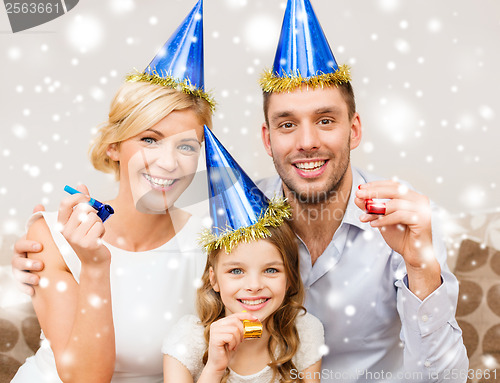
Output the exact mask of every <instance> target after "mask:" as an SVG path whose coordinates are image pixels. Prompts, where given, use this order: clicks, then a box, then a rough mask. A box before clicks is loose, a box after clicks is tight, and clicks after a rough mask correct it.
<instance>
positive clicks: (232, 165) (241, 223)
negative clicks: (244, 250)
mask: <svg viewBox="0 0 500 383" xmlns="http://www.w3.org/2000/svg"><path fill="white" fill-rule="evenodd" d="M205 155H206V161H207V178H208V189H209V197H210V202H209V203H210V215H211V217H212V221H213V227H212V230H208V229H207V230H205V231H204V233H203V234H202V238H201V243H202V245H203V246H204V247H205V249H206V250H207V252H210V251H212V250H215V249H218V248H224V250H225V251H226V252H228V253H229V252H230V251H231V250H232V249H233V248H234V246H236V245H237V244H238V243H240V242H249V241H254V240H258V239H261V238H265V237H268V236H270V235H271V233H270V232H269V230H268V228H267V227H268V226H274V227H276V226H279V225H281V224H282V223H283V220H284V219H285V218H289V217H290V214H291V213H290V206H289V205H288V204H287V203H286V201H285V200H284V199H283V198H273V199H271V200H269V199H268V198H267V197H266V196H265V195H264V193H263V192H262V191H261V190H260V189H259V188H258V187H257V185H255V183H254V182H253V181H252V180H251V179H250V177H248V175H247V174H246V173H245V172H244V170H243V169H242V168H241V167H240V166H239V165H238V163H237V162H236V161H235V160H234V158H233V157H231V155H230V154H229V152H228V151H227V150H226V149H225V148H224V146H223V145H222V144H221V143H220V141H219V140H218V139H217V137H215V135H214V134H213V133H212V131H211V130H210V129H208V128H207V126H206V125H205Z"/></svg>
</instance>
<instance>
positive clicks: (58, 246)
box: [26, 211, 81, 282]
mask: <svg viewBox="0 0 500 383" xmlns="http://www.w3.org/2000/svg"><path fill="white" fill-rule="evenodd" d="M26 228H27V235H26V238H27V239H29V240H33V241H36V242H39V243H41V244H42V251H41V252H39V253H32V254H30V255H29V257H30V258H32V259H34V260H35V259H38V260H41V261H43V263H44V265H45V268H47V269H53V270H57V269H59V270H62V271H65V272H70V273H71V274H73V277H74V278H75V280H76V281H77V282H78V281H79V276H80V269H81V264H80V260H79V258H78V256H77V255H76V253H75V252H74V251H73V249H72V248H71V246H70V245H69V243H68V242H67V241H66V239H65V238H64V236H63V235H62V233H61V227H60V224H59V223H58V221H57V212H45V211H43V212H37V213H34V214H33V215H32V216H31V217H30V218H29V220H28V222H27V224H26Z"/></svg>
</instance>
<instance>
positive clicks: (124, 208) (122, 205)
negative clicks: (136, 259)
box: [104, 190, 190, 252]
mask: <svg viewBox="0 0 500 383" xmlns="http://www.w3.org/2000/svg"><path fill="white" fill-rule="evenodd" d="M107 203H109V204H110V205H111V206H113V209H114V210H115V214H113V216H111V217H110V219H109V220H108V221H106V233H105V234H104V240H105V241H106V242H108V243H110V244H112V245H113V246H115V247H118V248H121V249H124V250H128V251H135V252H137V251H147V250H151V249H155V248H157V247H159V246H161V245H163V244H164V243H166V242H168V241H169V240H170V239H172V238H173V237H174V236H175V235H176V233H177V232H179V230H180V229H182V227H183V226H184V224H185V223H186V222H187V220H188V218H189V216H190V215H189V214H188V213H186V212H184V211H182V210H180V209H176V208H170V209H168V210H166V211H165V212H164V213H162V214H147V213H142V212H140V211H138V210H137V209H136V208H135V203H134V200H133V197H132V195H131V193H125V192H123V191H122V190H120V192H119V193H118V196H117V197H116V198H115V199H114V200H112V201H109V202H107Z"/></svg>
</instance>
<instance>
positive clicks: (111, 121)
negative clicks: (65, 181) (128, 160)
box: [89, 82, 212, 180]
mask: <svg viewBox="0 0 500 383" xmlns="http://www.w3.org/2000/svg"><path fill="white" fill-rule="evenodd" d="M185 109H192V110H193V111H194V112H195V113H196V115H197V116H198V118H199V120H200V124H205V125H207V126H208V127H209V128H210V129H211V128H212V110H211V108H210V105H209V104H208V102H207V101H205V100H203V99H201V98H199V97H196V96H193V95H190V94H186V93H182V92H181V91H178V90H175V89H172V88H169V87H165V86H161V85H154V84H151V83H147V82H126V83H124V84H123V85H122V86H121V87H120V89H118V92H116V95H115V97H114V98H113V100H112V101H111V106H110V110H109V117H108V121H106V122H105V123H104V124H103V125H102V126H101V127H100V129H99V132H98V134H97V137H96V138H95V139H94V141H93V143H92V144H91V146H90V149H89V154H90V161H91V162H92V165H94V168H96V169H97V170H100V171H103V172H105V173H114V174H115V177H116V179H117V180H118V179H119V163H118V162H117V161H113V160H112V159H111V158H109V156H108V155H107V150H108V147H109V145H110V144H117V145H119V144H120V142H122V141H125V140H127V139H129V138H131V137H134V136H136V135H138V134H139V133H141V132H143V131H145V130H147V129H149V128H151V127H152V126H153V125H155V124H157V123H158V122H160V121H161V120H162V119H163V118H165V117H166V116H167V115H168V114H170V113H171V112H173V111H174V110H185Z"/></svg>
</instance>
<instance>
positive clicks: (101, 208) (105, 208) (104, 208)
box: [64, 185, 115, 222]
mask: <svg viewBox="0 0 500 383" xmlns="http://www.w3.org/2000/svg"><path fill="white" fill-rule="evenodd" d="M64 191H65V192H67V193H69V194H71V195H73V194H76V193H82V192H80V191H78V190H76V189H73V188H72V187H71V186H68V185H66V186H65V187H64ZM89 205H90V206H92V207H93V208H94V209H96V210H97V216H98V217H99V218H100V219H101V220H102V222H104V221H106V220H107V219H108V218H109V216H110V215H111V214H113V213H114V212H115V211H114V210H113V208H112V207H111V206H109V205H106V204H103V203H102V202H99V201H97V200H96V199H94V198H90V201H89Z"/></svg>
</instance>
